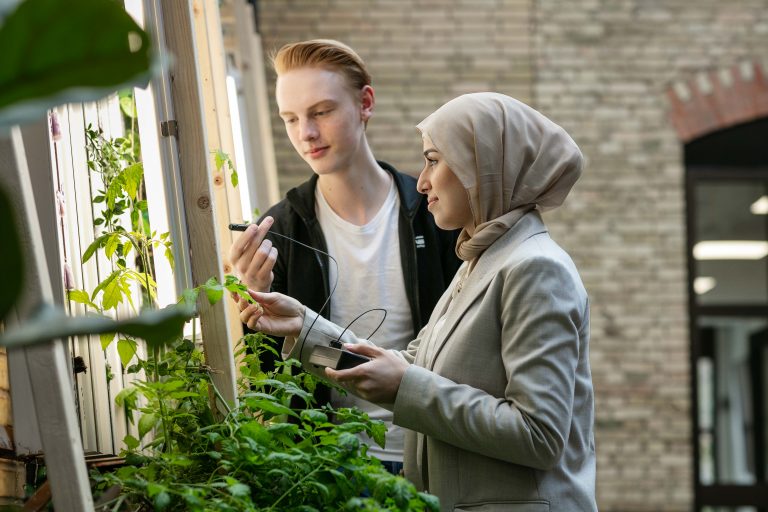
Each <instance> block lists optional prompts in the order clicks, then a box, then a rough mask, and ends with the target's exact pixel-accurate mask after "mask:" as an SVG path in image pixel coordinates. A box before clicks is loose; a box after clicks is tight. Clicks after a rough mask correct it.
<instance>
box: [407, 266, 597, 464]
mask: <svg viewBox="0 0 768 512" xmlns="http://www.w3.org/2000/svg"><path fill="white" fill-rule="evenodd" d="M502 272H503V274H502V276H500V277H502V279H503V283H502V286H501V288H500V292H499V291H497V292H496V293H500V298H499V300H500V301H501V303H500V308H501V309H500V311H501V314H500V316H501V318H500V330H499V335H500V338H501V339H500V344H499V345H498V346H500V347H501V353H500V354H498V355H496V356H495V357H501V358H502V361H503V365H504V369H505V372H506V378H507V384H506V388H505V391H504V396H493V395H491V394H489V393H487V392H486V391H484V390H481V389H477V388H474V387H472V386H469V385H467V384H462V383H460V382H454V381H452V380H450V379H447V378H445V377H442V376H441V375H438V374H437V373H435V372H432V371H429V370H427V369H425V368H421V367H417V366H413V365H412V366H411V367H409V369H408V370H407V371H406V373H405V375H404V377H403V381H402V383H401V385H400V389H399V391H398V395H397V398H396V400H395V404H394V422H395V424H397V425H400V426H402V427H405V428H409V429H411V430H415V431H418V432H421V433H423V434H425V435H428V436H430V437H433V438H435V439H439V440H441V441H443V442H446V443H450V444H452V445H454V446H457V447H459V448H462V449H465V450H469V451H472V452H475V453H479V454H482V455H485V456H488V457H492V458H496V459H501V460H504V461H507V462H511V463H515V464H521V465H524V466H530V467H534V468H537V469H543V470H546V469H551V468H552V467H553V466H554V465H555V464H556V463H557V462H558V460H559V459H560V457H561V455H562V453H563V450H564V446H565V445H566V442H567V439H568V433H569V429H570V425H571V419H572V415H573V403H574V388H575V379H576V368H577V363H578V360H579V350H580V349H579V347H580V336H581V334H582V332H583V329H584V324H585V323H586V322H588V320H587V318H588V314H587V310H586V308H587V305H586V293H583V292H582V293H580V292H579V291H580V290H582V291H583V287H582V285H581V281H580V279H579V278H578V275H577V274H575V270H574V269H570V268H568V267H567V266H566V265H565V264H563V263H562V262H560V261H556V260H553V259H549V258H546V257H536V258H533V259H531V260H530V261H525V262H523V263H521V264H519V265H517V266H516V267H515V268H513V269H511V270H507V271H506V272H504V271H502ZM470 313H471V312H470ZM465 319H466V317H465ZM483 345H484V346H494V345H495V344H494V343H493V342H492V341H491V340H488V341H487V342H486V343H483ZM489 357H494V355H492V354H489Z"/></svg>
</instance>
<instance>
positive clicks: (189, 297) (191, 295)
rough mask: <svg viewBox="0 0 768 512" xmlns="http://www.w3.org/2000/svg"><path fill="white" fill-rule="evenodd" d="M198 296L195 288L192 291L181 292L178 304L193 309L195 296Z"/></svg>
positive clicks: (195, 301) (195, 300)
mask: <svg viewBox="0 0 768 512" xmlns="http://www.w3.org/2000/svg"><path fill="white" fill-rule="evenodd" d="M198 294H199V290H198V289H197V288H192V289H189V288H188V289H186V290H184V291H183V292H181V298H180V299H179V304H184V305H186V306H189V307H192V308H194V307H195V304H197V295H198Z"/></svg>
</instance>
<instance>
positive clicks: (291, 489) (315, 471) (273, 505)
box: [269, 466, 322, 510]
mask: <svg viewBox="0 0 768 512" xmlns="http://www.w3.org/2000/svg"><path fill="white" fill-rule="evenodd" d="M321 469H322V466H319V467H316V468H315V469H313V470H312V471H310V472H309V473H307V474H306V475H304V476H303V477H302V478H301V480H299V481H298V482H296V483H295V484H293V485H292V486H291V488H290V489H288V490H287V491H285V492H284V493H283V494H282V496H280V497H279V498H277V501H275V502H274V503H273V504H272V505H271V506H270V507H269V510H274V509H275V507H276V506H277V504H278V503H280V502H281V501H283V498H285V497H286V496H288V495H289V494H290V493H291V492H292V491H293V490H294V489H295V488H296V487H298V486H300V485H301V484H302V483H303V482H304V480H306V479H307V478H309V477H311V476H312V475H314V474H315V473H317V472H318V471H320V470H321Z"/></svg>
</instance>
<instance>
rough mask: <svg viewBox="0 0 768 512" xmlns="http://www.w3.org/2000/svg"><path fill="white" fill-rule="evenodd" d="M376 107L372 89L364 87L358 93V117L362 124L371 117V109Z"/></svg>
mask: <svg viewBox="0 0 768 512" xmlns="http://www.w3.org/2000/svg"><path fill="white" fill-rule="evenodd" d="M375 105H376V98H375V96H374V94H373V87H371V86H370V85H365V86H363V88H362V89H361V91H360V116H361V118H362V121H363V122H364V123H368V120H369V119H370V118H371V117H372V116H373V108H374V106H375Z"/></svg>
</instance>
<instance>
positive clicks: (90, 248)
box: [82, 233, 109, 263]
mask: <svg viewBox="0 0 768 512" xmlns="http://www.w3.org/2000/svg"><path fill="white" fill-rule="evenodd" d="M108 236H109V233H107V234H106V235H101V236H99V237H97V238H96V239H95V240H94V241H93V242H91V245H89V246H88V248H87V249H86V250H85V252H84V253H83V260H82V261H83V263H85V262H86V261H88V260H89V259H91V256H93V253H95V252H96V249H98V248H99V247H101V246H102V244H103V243H104V240H105V239H106V238H107V237H108Z"/></svg>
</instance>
